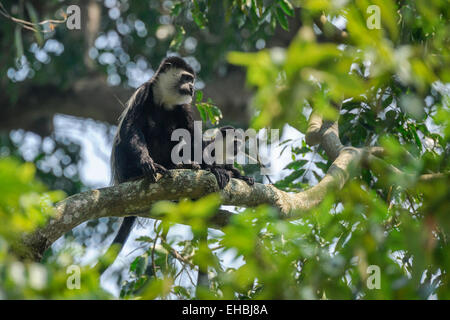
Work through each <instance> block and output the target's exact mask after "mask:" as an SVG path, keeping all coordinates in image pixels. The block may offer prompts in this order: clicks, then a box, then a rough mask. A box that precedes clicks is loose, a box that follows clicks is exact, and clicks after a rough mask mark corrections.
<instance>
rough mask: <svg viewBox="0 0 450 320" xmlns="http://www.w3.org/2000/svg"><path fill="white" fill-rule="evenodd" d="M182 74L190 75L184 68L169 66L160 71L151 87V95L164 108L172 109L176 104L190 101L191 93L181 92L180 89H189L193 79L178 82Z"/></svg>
mask: <svg viewBox="0 0 450 320" xmlns="http://www.w3.org/2000/svg"><path fill="white" fill-rule="evenodd" d="M183 75H191V76H192V74H190V73H189V72H187V71H186V70H182V69H177V68H170V69H169V70H167V71H166V72H164V73H161V74H160V75H159V76H158V79H157V80H156V83H155V86H154V87H153V95H154V97H155V100H156V102H157V103H158V104H161V105H162V106H163V107H164V108H166V109H169V110H171V109H173V108H174V107H175V106H176V105H181V104H189V103H191V102H192V95H191V94H188V93H181V92H180V90H181V91H184V90H187V91H189V85H193V81H192V82H190V83H188V82H186V83H180V80H181V77H182V76H183Z"/></svg>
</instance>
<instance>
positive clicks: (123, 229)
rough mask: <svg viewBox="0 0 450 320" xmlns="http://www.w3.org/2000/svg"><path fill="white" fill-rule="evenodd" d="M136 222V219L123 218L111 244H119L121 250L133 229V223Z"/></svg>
mask: <svg viewBox="0 0 450 320" xmlns="http://www.w3.org/2000/svg"><path fill="white" fill-rule="evenodd" d="M135 221H136V217H125V218H124V219H123V221H122V224H121V225H120V228H119V231H118V232H117V234H116V237H115V238H114V240H113V242H112V244H119V245H120V250H122V248H123V246H124V245H125V242H126V241H127V239H128V236H129V235H130V233H131V229H133V226H134V222H135Z"/></svg>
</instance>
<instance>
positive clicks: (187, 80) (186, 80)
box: [180, 74, 194, 82]
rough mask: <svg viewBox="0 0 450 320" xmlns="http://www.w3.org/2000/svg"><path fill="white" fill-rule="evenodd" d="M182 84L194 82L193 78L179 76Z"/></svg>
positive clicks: (190, 76) (188, 75) (187, 75)
mask: <svg viewBox="0 0 450 320" xmlns="http://www.w3.org/2000/svg"><path fill="white" fill-rule="evenodd" d="M180 80H181V81H182V82H192V81H194V77H193V76H192V75H190V74H183V75H181V79H180Z"/></svg>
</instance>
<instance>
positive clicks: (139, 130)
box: [111, 57, 229, 246]
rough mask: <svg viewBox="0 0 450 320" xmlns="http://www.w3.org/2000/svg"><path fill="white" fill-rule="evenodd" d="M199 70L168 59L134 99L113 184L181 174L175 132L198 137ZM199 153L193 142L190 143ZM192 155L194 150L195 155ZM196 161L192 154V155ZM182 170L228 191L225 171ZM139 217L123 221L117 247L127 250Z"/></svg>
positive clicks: (122, 128) (117, 146)
mask: <svg viewBox="0 0 450 320" xmlns="http://www.w3.org/2000/svg"><path fill="white" fill-rule="evenodd" d="M194 80H195V73H194V70H193V69H192V68H191V67H190V66H189V65H188V64H187V63H186V62H185V61H184V60H183V59H181V58H179V57H168V58H166V59H164V60H163V61H162V62H161V64H160V66H159V67H158V69H157V71H156V72H155V74H154V76H153V77H152V78H151V79H150V80H149V81H148V82H146V83H144V84H143V85H141V86H140V87H139V88H138V89H137V90H136V92H135V93H134V94H133V95H132V97H131V98H130V100H129V101H128V103H127V107H126V109H125V111H124V112H123V114H122V115H121V117H120V123H119V126H118V129H117V134H116V136H115V138H114V142H113V148H112V154H111V169H112V178H113V182H114V184H118V183H122V182H125V181H130V180H134V179H138V178H141V177H147V178H148V179H150V181H151V182H155V179H156V173H161V174H164V173H165V172H166V171H167V170H168V169H175V168H180V165H179V164H178V165H177V164H174V163H173V162H172V159H171V151H172V149H173V148H174V147H175V146H176V144H177V143H178V142H177V141H172V140H171V136H172V132H173V131H174V130H175V129H179V128H183V129H186V130H188V131H189V132H190V134H191V137H192V139H193V137H194V114H193V110H192V107H191V102H192V98H193V95H194ZM191 146H192V148H194V141H192V143H191ZM192 150H193V149H192ZM191 154H192V155H193V152H191ZM182 167H183V168H191V169H199V168H203V169H208V170H210V171H211V172H212V173H213V174H214V175H215V176H216V179H217V182H218V184H219V187H220V188H221V189H223V188H224V187H225V185H226V184H227V183H228V181H229V176H228V174H227V172H226V170H224V168H219V167H218V166H215V165H209V166H208V165H206V164H203V165H202V166H201V167H200V166H199V165H198V164H195V163H192V164H190V165H189V164H187V165H183V166H182ZM135 220H136V217H126V218H124V220H123V222H122V225H121V226H120V229H119V232H118V233H117V235H116V237H115V239H114V240H113V244H121V245H122V246H123V244H124V243H125V241H126V240H127V238H128V235H129V234H130V232H131V229H132V227H133V224H134V222H135Z"/></svg>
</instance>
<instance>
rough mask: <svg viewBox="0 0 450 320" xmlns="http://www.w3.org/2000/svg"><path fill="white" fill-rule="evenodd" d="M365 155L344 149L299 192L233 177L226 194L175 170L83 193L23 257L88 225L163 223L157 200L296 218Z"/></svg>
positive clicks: (217, 222) (220, 218) (214, 222)
mask: <svg viewBox="0 0 450 320" xmlns="http://www.w3.org/2000/svg"><path fill="white" fill-rule="evenodd" d="M360 154H361V151H360V150H359V149H354V148H346V149H344V150H343V151H342V152H341V154H340V155H339V157H338V158H337V159H336V160H335V161H334V163H333V164H332V166H331V167H330V169H329V171H328V173H327V174H326V175H325V177H324V178H323V179H322V181H320V182H319V183H318V184H317V185H316V186H314V187H312V188H310V189H308V190H306V191H302V192H299V193H295V194H292V193H287V192H284V191H281V190H279V189H277V188H275V187H274V186H273V185H264V184H259V183H256V184H255V185H253V186H249V185H247V184H246V183H245V182H243V181H242V180H236V179H232V180H231V181H230V183H229V184H228V185H227V186H226V187H225V189H224V190H219V188H218V185H217V182H216V180H215V177H214V175H212V174H211V173H209V172H208V171H203V170H199V171H192V170H171V171H169V173H168V174H166V175H164V176H163V177H160V179H158V181H157V182H156V183H149V182H148V181H147V180H145V179H142V180H138V181H132V182H126V183H122V184H120V185H117V186H113V187H108V188H102V189H96V190H90V191H87V192H83V193H79V194H76V195H73V196H71V197H68V198H67V199H65V200H63V201H61V202H59V203H58V204H56V206H55V210H56V214H55V216H54V217H53V218H51V219H50V220H49V221H48V223H47V224H46V226H44V227H42V228H39V229H38V230H36V231H35V232H34V233H32V234H29V235H26V236H25V237H24V244H25V248H24V249H25V251H24V255H25V256H29V257H32V258H33V259H36V260H38V259H40V258H41V256H42V254H43V252H44V251H45V250H46V249H47V248H48V247H49V246H50V245H51V244H52V243H53V242H54V241H56V240H57V239H58V238H59V237H61V236H62V235H64V234H65V233H66V232H68V231H70V230H71V229H73V228H75V227H76V226H78V225H79V224H81V223H83V222H85V221H88V220H91V219H97V218H101V217H125V216H132V215H136V216H141V217H147V218H155V219H162V218H163V217H162V216H159V215H158V216H156V215H154V214H152V213H151V210H150V208H151V206H152V204H153V203H155V202H156V201H159V200H179V199H181V198H189V199H198V198H201V197H203V196H205V195H207V194H210V193H213V192H220V195H221V198H222V203H223V204H224V205H234V206H240V207H255V206H258V205H261V204H269V205H272V206H274V207H276V208H279V210H280V216H281V218H295V217H298V216H300V215H301V213H302V212H305V211H307V210H309V209H311V208H314V207H315V206H317V205H318V204H319V203H320V202H321V201H322V200H323V199H324V197H325V195H326V194H327V193H328V192H329V191H330V190H331V189H334V188H341V187H342V186H343V185H344V184H345V182H346V181H347V179H348V178H349V174H348V172H349V166H350V164H351V163H352V162H353V161H355V160H358V159H359V158H360ZM231 215H232V214H231V213H230V212H226V211H223V210H220V211H219V212H218V213H217V215H216V216H214V217H213V218H212V219H211V220H210V222H209V225H210V226H211V227H216V228H220V227H222V226H224V225H226V224H227V223H228V221H229V219H230V217H231ZM174 222H178V223H183V221H174Z"/></svg>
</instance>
